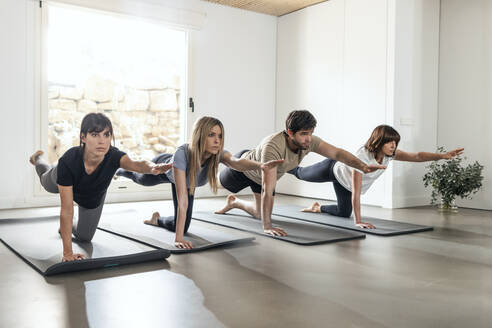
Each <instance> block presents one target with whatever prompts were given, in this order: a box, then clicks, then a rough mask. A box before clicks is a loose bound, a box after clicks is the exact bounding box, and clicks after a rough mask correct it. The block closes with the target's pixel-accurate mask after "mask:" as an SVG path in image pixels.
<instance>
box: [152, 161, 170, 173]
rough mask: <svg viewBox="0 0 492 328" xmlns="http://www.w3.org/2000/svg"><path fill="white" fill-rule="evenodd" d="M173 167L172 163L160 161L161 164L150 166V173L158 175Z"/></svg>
mask: <svg viewBox="0 0 492 328" xmlns="http://www.w3.org/2000/svg"><path fill="white" fill-rule="evenodd" d="M172 167H173V164H172V163H161V164H156V165H154V166H153V167H152V170H151V172H152V174H153V175H158V174H162V173H166V172H167V171H169V170H170V169H171V168H172Z"/></svg>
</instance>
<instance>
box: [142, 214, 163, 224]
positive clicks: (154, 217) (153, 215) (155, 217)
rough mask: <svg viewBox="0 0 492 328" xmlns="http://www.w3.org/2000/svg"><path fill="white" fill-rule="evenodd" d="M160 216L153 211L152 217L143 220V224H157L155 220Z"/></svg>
mask: <svg viewBox="0 0 492 328" xmlns="http://www.w3.org/2000/svg"><path fill="white" fill-rule="evenodd" d="M160 217H161V215H160V214H159V212H154V214H152V218H151V219H150V220H144V223H145V224H149V225H153V226H159V223H157V220H158V219H159V218H160Z"/></svg>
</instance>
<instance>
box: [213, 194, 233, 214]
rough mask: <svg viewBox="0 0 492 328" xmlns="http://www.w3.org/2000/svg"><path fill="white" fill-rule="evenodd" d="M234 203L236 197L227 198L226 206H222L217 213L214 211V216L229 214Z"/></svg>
mask: <svg viewBox="0 0 492 328" xmlns="http://www.w3.org/2000/svg"><path fill="white" fill-rule="evenodd" d="M235 202H236V196H234V195H229V196H227V198H226V205H225V206H224V208H222V209H220V210H218V211H215V212H214V213H215V214H226V213H227V212H229V211H230V210H232V209H233V208H234V203H235Z"/></svg>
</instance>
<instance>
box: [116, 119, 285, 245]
mask: <svg viewBox="0 0 492 328" xmlns="http://www.w3.org/2000/svg"><path fill="white" fill-rule="evenodd" d="M152 162H154V163H156V164H160V163H172V166H173V168H172V170H169V171H167V172H166V173H164V174H159V175H152V174H140V173H135V172H131V171H127V170H123V169H120V170H118V171H117V172H116V175H118V176H124V177H126V178H129V179H131V180H133V181H134V182H136V183H138V184H140V185H144V186H155V185H157V184H161V183H171V189H172V195H173V203H174V215H173V216H170V217H161V216H160V214H159V212H155V213H154V214H153V215H152V218H151V219H150V220H145V221H144V223H145V224H150V225H155V226H159V227H162V228H165V229H167V230H169V231H172V232H175V233H176V237H175V246H176V247H178V248H186V249H191V248H193V244H192V243H191V242H190V241H188V240H185V239H184V235H185V234H186V232H187V231H188V228H189V226H190V223H191V217H192V212H193V200H194V193H195V188H196V187H200V186H203V185H205V184H207V182H208V183H210V187H211V188H212V191H213V192H214V193H216V192H217V188H218V181H217V180H218V179H217V171H218V167H219V163H223V164H225V165H226V166H228V167H231V168H233V169H234V170H237V171H241V172H242V171H248V170H252V171H255V170H258V171H262V170H267V169H271V168H273V167H275V166H277V165H278V164H280V163H282V162H283V160H272V161H268V162H266V163H259V162H256V161H253V160H249V159H245V158H235V157H233V156H232V155H231V153H229V152H228V151H225V150H224V126H223V125H222V123H221V122H220V121H219V120H218V119H216V118H213V117H207V116H204V117H201V118H200V119H198V120H197V121H196V122H195V125H194V128H193V135H192V138H191V142H190V143H185V144H183V145H181V146H179V147H178V149H176V152H175V153H174V154H160V155H158V156H157V157H155V158H154V159H153V160H152Z"/></svg>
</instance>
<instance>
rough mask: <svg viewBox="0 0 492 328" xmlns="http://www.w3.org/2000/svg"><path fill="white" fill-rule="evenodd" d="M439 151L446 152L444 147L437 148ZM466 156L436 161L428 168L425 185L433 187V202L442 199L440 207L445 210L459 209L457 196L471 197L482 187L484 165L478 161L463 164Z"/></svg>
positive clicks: (462, 197) (424, 178)
mask: <svg viewBox="0 0 492 328" xmlns="http://www.w3.org/2000/svg"><path fill="white" fill-rule="evenodd" d="M437 151H438V152H441V153H445V152H446V151H445V150H444V148H443V147H438V148H437ZM464 159H466V157H462V156H456V157H454V158H453V159H449V160H444V161H435V162H432V163H431V164H430V165H428V166H427V167H426V168H427V169H428V172H427V173H426V174H425V175H424V177H423V180H424V186H425V187H426V188H427V187H428V186H431V187H432V198H431V204H436V201H437V200H438V199H440V200H441V204H440V206H439V208H440V209H441V210H444V211H457V207H456V205H455V198H456V197H460V198H461V199H464V198H471V195H473V194H475V193H477V192H478V191H479V190H480V188H481V187H482V180H483V176H482V170H483V166H482V165H480V164H479V163H478V162H475V163H473V164H468V165H467V166H463V165H462V161H463V160H464Z"/></svg>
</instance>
